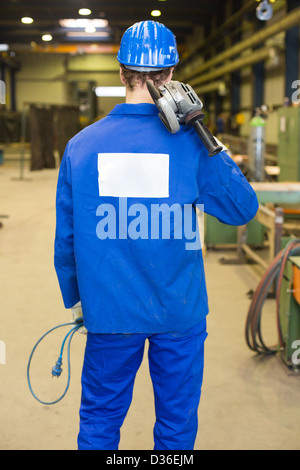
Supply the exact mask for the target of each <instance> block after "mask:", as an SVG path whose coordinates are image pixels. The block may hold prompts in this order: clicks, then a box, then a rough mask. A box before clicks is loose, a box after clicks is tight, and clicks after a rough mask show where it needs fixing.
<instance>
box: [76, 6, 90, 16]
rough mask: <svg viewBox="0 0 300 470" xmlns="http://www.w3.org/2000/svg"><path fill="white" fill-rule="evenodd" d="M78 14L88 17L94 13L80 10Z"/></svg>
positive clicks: (86, 9)
mask: <svg viewBox="0 0 300 470" xmlns="http://www.w3.org/2000/svg"><path fill="white" fill-rule="evenodd" d="M78 13H79V15H83V16H86V15H90V14H91V13H92V12H91V10H90V9H89V8H80V10H79V11H78Z"/></svg>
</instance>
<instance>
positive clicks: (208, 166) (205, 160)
mask: <svg viewBox="0 0 300 470" xmlns="http://www.w3.org/2000/svg"><path fill="white" fill-rule="evenodd" d="M198 188H199V198H198V200H197V204H201V205H202V204H203V207H202V208H201V209H202V211H203V212H205V213H207V214H210V215H212V216H214V217H216V218H217V219H218V220H219V221H220V222H222V223H224V224H227V225H245V224H246V223H248V222H250V220H252V219H253V218H254V216H255V215H256V212H257V210H258V201H257V197H256V194H255V191H254V190H253V189H252V187H251V185H250V184H249V183H248V181H247V179H246V178H245V176H244V175H243V173H242V172H241V170H240V169H239V167H238V166H237V165H236V163H235V162H234V161H233V160H232V158H230V156H229V155H228V154H227V153H226V151H222V152H221V153H219V154H218V155H216V156H214V157H209V156H208V154H207V153H203V155H201V157H200V164H199V173H198Z"/></svg>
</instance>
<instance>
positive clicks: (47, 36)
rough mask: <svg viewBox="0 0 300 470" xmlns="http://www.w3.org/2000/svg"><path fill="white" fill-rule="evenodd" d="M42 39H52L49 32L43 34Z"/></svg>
mask: <svg viewBox="0 0 300 470" xmlns="http://www.w3.org/2000/svg"><path fill="white" fill-rule="evenodd" d="M42 40H43V41H52V36H51V34H43V36H42Z"/></svg>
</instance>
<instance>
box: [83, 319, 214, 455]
mask: <svg viewBox="0 0 300 470" xmlns="http://www.w3.org/2000/svg"><path fill="white" fill-rule="evenodd" d="M206 336H207V333H206V321H205V320H203V321H202V322H201V323H199V324H197V325H196V326H194V327H192V328H189V329H187V330H184V331H178V332H173V333H158V334H92V333H88V336H87V344H86V351H85V358H84V364H83V371H82V399H81V406H80V429H79V435H78V449H79V450H108V449H109V450H118V446H119V441H120V428H121V426H122V424H123V421H124V419H125V416H126V414H127V412H128V409H129V407H130V404H131V400H132V392H133V387H134V380H135V376H136V373H137V371H138V369H139V367H140V365H141V362H142V359H143V353H144V347H145V341H146V340H147V339H148V341H149V348H148V358H149V369H150V375H151V380H152V383H153V390H154V399H155V414H156V423H155V426H154V450H162V449H163V450H177V449H181V450H192V449H193V448H194V444H195V439H196V435H197V429H198V417H197V412H198V406H199V401H200V395H201V386H202V379H203V361H204V341H205V338H206ZM146 406H147V403H145V407H146ZM145 450H146V449H145Z"/></svg>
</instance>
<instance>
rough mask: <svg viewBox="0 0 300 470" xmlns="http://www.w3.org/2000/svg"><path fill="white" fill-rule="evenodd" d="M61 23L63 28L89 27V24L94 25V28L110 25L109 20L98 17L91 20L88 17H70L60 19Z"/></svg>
mask: <svg viewBox="0 0 300 470" xmlns="http://www.w3.org/2000/svg"><path fill="white" fill-rule="evenodd" d="M59 24H60V26H62V27H63V28H87V27H88V26H93V27H94V28H106V27H107V26H108V21H107V20H103V19H98V18H95V19H92V20H89V19H88V18H75V19H71V18H69V19H64V20H59Z"/></svg>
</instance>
